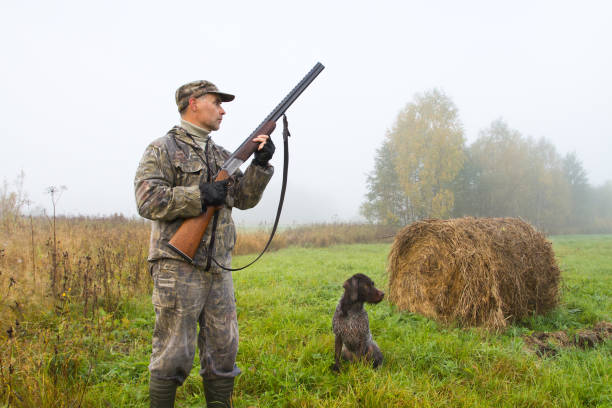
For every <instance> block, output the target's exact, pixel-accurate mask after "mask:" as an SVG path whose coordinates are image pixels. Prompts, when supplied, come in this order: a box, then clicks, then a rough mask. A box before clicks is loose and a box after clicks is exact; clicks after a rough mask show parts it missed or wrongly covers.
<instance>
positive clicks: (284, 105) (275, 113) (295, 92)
mask: <svg viewBox="0 0 612 408" xmlns="http://www.w3.org/2000/svg"><path fill="white" fill-rule="evenodd" d="M324 68H325V66H324V65H323V64H321V63H320V62H317V63H316V64H315V66H314V67H312V69H311V70H310V71H309V72H308V73H307V74H306V75H305V76H304V78H302V80H301V81H300V82H298V84H297V85H296V86H295V87H294V88H293V89H292V90H291V91H290V92H289V93H288V94H287V96H285V98H284V99H283V100H282V101H280V103H279V104H278V105H276V107H275V108H274V109H273V110H272V112H270V113H269V114H268V116H266V118H265V119H264V120H263V121H262V122H261V123H260V124H259V126H257V127H256V128H255V130H254V131H253V132H252V133H251V134H250V135H249V137H248V138H247V139H246V140H245V141H244V142H242V144H241V145H240V146H239V147H238V149H236V150H235V151H234V153H232V155H231V156H230V157H229V158H228V160H227V162H229V163H232V161H231V160H232V159H234V158H236V159H239V160H242V162H243V163H244V162H245V161H247V159H248V158H249V156H250V155H251V154H252V153H253V152H252V151H250V149H247V148H246V147H247V146H248V143H249V142H250V141H251V140H253V138H254V137H255V136H258V135H260V134H262V130H265V129H264V128H266V127H267V126H266V125H267V124H268V123H269V122H276V121H277V120H278V119H279V118H280V117H281V116H282V115H283V113H285V112H286V111H287V109H289V107H290V106H291V105H292V104H293V102H295V100H296V99H297V98H299V96H300V95H301V94H302V92H304V90H305V89H306V88H308V85H310V84H311V83H312V81H314V80H315V78H316V77H317V76H318V75H319V74H320V73H321V71H323V69H324ZM272 130H274V129H272ZM264 133H265V132H264ZM266 134H267V133H266Z"/></svg>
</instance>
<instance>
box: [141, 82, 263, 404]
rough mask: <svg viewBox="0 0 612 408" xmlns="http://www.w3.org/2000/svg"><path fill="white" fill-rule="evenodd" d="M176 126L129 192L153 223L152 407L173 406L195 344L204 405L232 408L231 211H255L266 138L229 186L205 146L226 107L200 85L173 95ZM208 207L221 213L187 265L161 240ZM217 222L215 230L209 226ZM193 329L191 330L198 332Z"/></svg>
mask: <svg viewBox="0 0 612 408" xmlns="http://www.w3.org/2000/svg"><path fill="white" fill-rule="evenodd" d="M175 99H176V103H177V106H178V110H179V112H180V114H181V121H180V125H178V126H175V127H174V128H172V129H171V130H170V131H169V132H168V133H167V134H166V135H165V136H163V137H161V138H159V139H157V140H155V141H153V142H152V143H151V144H150V145H149V146H148V147H147V149H146V150H145V153H144V155H143V157H142V159H141V161H140V164H139V166H138V170H137V171H136V178H135V180H134V187H135V193H136V203H137V205H138V213H139V214H140V215H141V216H143V217H145V218H148V219H151V220H153V224H152V230H151V242H150V248H149V257H148V260H149V262H150V270H151V275H152V277H153V282H154V288H153V297H152V302H153V305H154V308H155V329H154V332H153V350H152V353H151V361H150V364H149V372H150V376H151V377H150V383H149V396H150V400H151V405H150V406H151V407H173V406H174V398H175V395H176V388H177V386H178V385H181V384H182V383H183V382H184V381H185V379H186V378H187V377H188V375H189V372H190V371H191V368H192V365H193V360H194V356H195V347H196V342H197V345H198V349H199V360H200V375H201V376H202V378H203V382H204V392H205V397H206V402H207V406H209V407H230V406H231V394H232V391H233V387H234V378H235V377H236V376H237V375H238V374H239V373H240V369H239V368H238V367H237V366H236V353H237V351H238V323H237V319H236V302H235V298H234V287H233V282H232V274H231V272H229V271H225V270H223V269H222V268H221V267H220V266H219V265H222V266H224V267H226V268H229V267H230V264H231V252H232V249H233V248H234V243H235V240H236V230H235V227H234V222H233V221H232V217H231V213H232V207H237V208H240V209H247V208H252V207H253V206H255V205H256V204H257V203H258V202H259V200H260V198H261V196H262V193H263V190H264V189H265V187H266V185H267V183H268V181H269V180H270V178H271V177H272V174H273V172H274V169H273V167H272V166H270V165H269V163H268V161H269V160H270V158H271V157H272V155H273V154H274V144H273V143H272V140H271V139H269V138H268V136H266V135H259V136H257V137H256V138H254V139H253V142H254V143H259V144H260V145H259V150H258V151H257V152H256V153H255V158H254V159H253V161H252V163H251V165H250V166H249V167H248V168H247V169H246V171H245V173H244V174H243V173H242V172H240V171H237V172H236V174H234V176H232V177H231V178H230V179H229V180H225V181H220V182H215V181H214V177H215V175H216V174H217V172H218V171H219V169H220V168H221V165H222V164H223V162H224V161H225V160H226V159H227V158H228V157H229V155H230V153H229V152H228V151H227V150H225V149H223V148H222V147H220V146H218V145H217V144H215V143H214V142H213V140H212V139H211V138H210V136H209V134H210V132H211V131H214V130H218V129H219V127H220V125H221V121H222V119H223V115H225V110H224V109H223V107H222V106H221V103H222V102H229V101H232V100H233V99H234V96H233V95H230V94H226V93H223V92H220V91H219V90H218V88H217V87H216V86H215V85H214V84H212V83H211V82H208V81H195V82H190V83H188V84H185V85H183V86H181V87H180V88H178V89H177V91H176V94H175ZM208 206H216V207H220V209H219V210H218V211H217V213H218V219H217V222H216V223H215V222H211V223H210V224H209V225H208V228H207V230H206V233H205V234H204V237H203V239H202V242H201V243H200V246H199V248H198V251H197V253H196V255H195V257H194V263H193V264H190V263H187V262H186V261H185V260H184V259H183V258H182V257H181V256H180V255H178V254H177V253H176V252H174V251H173V250H172V249H171V248H170V247H169V246H168V241H169V240H170V238H171V237H172V236H173V235H174V233H175V232H176V230H177V229H178V228H179V226H180V225H181V223H182V222H183V220H184V219H185V218H189V217H195V216H197V215H200V214H201V213H202V212H204V211H206V208H207V207H208ZM215 224H216V225H215ZM198 325H199V327H200V330H199V332H197V326H198Z"/></svg>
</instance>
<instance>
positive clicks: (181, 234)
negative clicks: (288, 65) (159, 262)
mask: <svg viewBox="0 0 612 408" xmlns="http://www.w3.org/2000/svg"><path fill="white" fill-rule="evenodd" d="M323 68H325V67H324V66H323V64H321V63H320V62H317V63H316V64H315V66H314V67H313V68H312V69H311V70H310V71H309V72H308V73H307V74H306V76H305V77H304V78H303V79H302V80H301V81H300V82H299V83H298V84H297V85H296V86H295V87H294V88H293V89H292V90H291V92H289V94H288V95H287V96H285V98H284V99H283V100H282V101H281V102H280V103H279V104H278V105H277V106H276V108H274V109H273V110H272V112H270V114H269V115H268V116H266V118H265V119H264V120H263V121H262V122H261V123H260V124H259V126H257V128H256V129H255V130H254V131H253V132H252V133H251V134H250V135H249V137H247V138H246V139H245V140H244V142H242V144H241V145H240V147H238V149H236V150H235V151H234V153H232V155H231V156H230V157H229V158H228V159H227V160H226V161H225V163H224V164H223V166H222V167H221V170H219V173H218V174H217V175H216V177H215V181H221V180H225V179H227V178H229V177H230V176H232V175H233V174H234V173H235V172H236V170H238V168H239V167H240V166H241V165H242V164H243V163H244V162H245V161H247V160H248V159H249V157H251V155H252V154H253V153H255V151H256V150H257V148H258V147H259V144H258V143H254V142H253V141H252V140H253V138H255V137H256V136H259V135H268V136H269V135H271V134H272V132H273V131H274V128H275V127H276V121H277V120H278V119H279V118H280V117H281V116H282V115H283V114H284V113H285V112H286V111H287V109H289V107H290V106H291V104H292V103H293V102H295V100H296V99H297V98H298V97H299V96H300V95H301V94H302V92H304V90H305V89H306V88H307V87H308V85H310V84H311V83H312V81H314V79H315V78H316V77H317V75H319V74H320V73H321V71H323ZM219 208H221V207H207V208H206V212H203V213H202V214H200V215H198V216H197V217H193V218H187V219H185V221H183V223H182V224H181V226H180V227H179V229H178V230H177V231H176V233H175V234H174V235H173V236H172V238H171V239H170V241H169V242H168V246H169V247H170V248H172V249H173V250H174V251H176V252H177V253H178V254H179V255H181V256H182V257H183V258H185V260H186V261H188V262H190V263H193V258H194V257H195V254H196V252H197V250H198V247H199V246H200V243H201V242H202V238H203V237H204V233H205V232H206V228H207V227H208V224H209V223H210V220H211V219H212V217H213V216H214V215H215V212H216V211H217V210H218V209H219Z"/></svg>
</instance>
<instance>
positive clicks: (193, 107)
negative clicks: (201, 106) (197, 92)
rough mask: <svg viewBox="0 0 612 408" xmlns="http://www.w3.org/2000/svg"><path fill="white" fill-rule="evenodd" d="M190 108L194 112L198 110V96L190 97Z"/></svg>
mask: <svg viewBox="0 0 612 408" xmlns="http://www.w3.org/2000/svg"><path fill="white" fill-rule="evenodd" d="M189 109H191V111H192V112H195V111H197V110H198V107H197V106H196V98H189Z"/></svg>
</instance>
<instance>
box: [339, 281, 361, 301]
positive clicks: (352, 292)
mask: <svg viewBox="0 0 612 408" xmlns="http://www.w3.org/2000/svg"><path fill="white" fill-rule="evenodd" d="M342 287H343V288H344V290H346V292H347V293H348V296H349V299H350V301H351V302H356V301H357V297H358V296H359V279H357V278H356V277H354V276H353V277H351V278H349V279H347V280H346V282H344V285H342Z"/></svg>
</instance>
